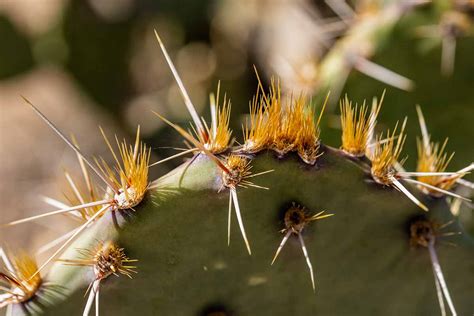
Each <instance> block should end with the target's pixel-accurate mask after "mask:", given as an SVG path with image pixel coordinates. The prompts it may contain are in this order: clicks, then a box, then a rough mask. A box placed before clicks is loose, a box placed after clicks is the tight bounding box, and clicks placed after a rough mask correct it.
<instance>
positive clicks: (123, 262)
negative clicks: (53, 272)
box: [58, 241, 137, 280]
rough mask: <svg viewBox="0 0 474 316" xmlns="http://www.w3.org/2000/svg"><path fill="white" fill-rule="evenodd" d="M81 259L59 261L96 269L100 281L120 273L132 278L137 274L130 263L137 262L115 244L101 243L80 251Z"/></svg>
mask: <svg viewBox="0 0 474 316" xmlns="http://www.w3.org/2000/svg"><path fill="white" fill-rule="evenodd" d="M78 252H79V254H80V258H79V259H59V260H58V261H59V262H62V263H64V264H66V265H75V266H91V267H93V268H94V272H95V274H96V277H97V278H98V279H100V280H102V279H105V278H107V277H109V276H110V275H112V274H114V275H118V273H120V274H123V275H126V276H128V277H131V273H136V271H135V270H134V269H135V268H136V267H135V266H130V265H128V263H132V262H136V261H137V260H135V259H130V258H128V257H127V255H126V254H125V251H124V248H119V247H118V246H117V245H116V244H114V243H113V242H103V241H99V242H98V243H97V245H96V246H95V247H94V248H93V249H78Z"/></svg>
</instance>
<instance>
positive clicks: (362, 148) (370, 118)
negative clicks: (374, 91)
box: [340, 96, 383, 157]
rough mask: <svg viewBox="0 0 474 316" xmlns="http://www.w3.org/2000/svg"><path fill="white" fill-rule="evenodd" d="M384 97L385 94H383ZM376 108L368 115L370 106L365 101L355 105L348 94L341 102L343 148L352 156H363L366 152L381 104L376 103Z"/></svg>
mask: <svg viewBox="0 0 474 316" xmlns="http://www.w3.org/2000/svg"><path fill="white" fill-rule="evenodd" d="M382 99H383V96H382ZM374 104H375V108H373V109H372V111H371V112H370V114H369V115H367V112H368V107H367V106H366V104H365V102H364V103H363V104H362V106H361V107H358V105H357V104H356V105H355V107H354V106H353V105H352V102H351V101H349V99H348V97H347V96H346V97H345V98H344V100H342V101H341V103H340V109H341V127H342V137H341V139H342V146H341V148H342V150H344V151H345V152H346V153H347V154H349V155H351V156H356V157H361V156H364V155H365V153H366V149H367V145H368V143H369V136H370V133H371V129H373V127H374V125H375V121H376V118H377V115H378V112H379V110H380V104H381V103H379V104H378V105H377V103H375V102H374Z"/></svg>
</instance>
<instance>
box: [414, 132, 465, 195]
mask: <svg viewBox="0 0 474 316" xmlns="http://www.w3.org/2000/svg"><path fill="white" fill-rule="evenodd" d="M447 142H448V139H446V140H445V141H444V143H443V144H442V145H441V146H440V144H439V143H434V142H431V143H429V144H428V146H427V147H426V146H425V145H424V144H423V142H422V141H421V140H419V139H417V149H418V162H417V167H416V171H417V172H445V171H446V168H447V167H448V164H449V162H450V161H451V159H452V158H453V156H454V153H451V154H450V155H449V156H448V154H447V153H446V151H445V149H446V144H447ZM463 176H464V174H463V173H460V174H456V175H451V176H446V175H439V176H419V177H417V180H418V181H420V182H423V183H426V184H429V185H432V186H435V187H437V188H440V189H442V190H446V191H448V190H450V189H451V188H452V187H453V185H454V184H455V183H456V181H457V180H458V179H460V178H462V177H463ZM418 187H419V189H420V190H422V191H423V192H425V193H427V194H431V195H433V196H442V195H443V194H442V193H441V192H439V191H435V190H432V189H430V188H427V187H424V186H421V185H418Z"/></svg>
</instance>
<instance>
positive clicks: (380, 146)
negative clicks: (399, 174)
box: [369, 120, 406, 185]
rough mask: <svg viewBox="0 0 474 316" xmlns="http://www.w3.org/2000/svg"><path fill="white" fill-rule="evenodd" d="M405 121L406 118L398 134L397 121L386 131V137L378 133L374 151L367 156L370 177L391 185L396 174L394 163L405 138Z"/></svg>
mask: <svg viewBox="0 0 474 316" xmlns="http://www.w3.org/2000/svg"><path fill="white" fill-rule="evenodd" d="M405 123H406V120H405V121H404V123H403V124H402V128H401V129H400V133H399V134H398V135H396V133H397V127H398V123H397V124H396V125H395V128H394V129H393V132H392V133H390V131H387V137H386V139H384V137H383V134H380V135H379V136H378V137H377V139H376V141H375V144H374V151H373V153H372V155H371V157H369V158H370V160H371V161H372V168H371V172H372V177H373V178H374V180H375V181H376V182H378V183H380V184H383V185H391V184H392V182H393V181H392V179H393V177H394V176H395V174H396V170H395V164H396V163H397V162H398V159H399V157H400V154H401V151H402V148H403V144H404V143H405V139H406V135H405V134H404V131H405Z"/></svg>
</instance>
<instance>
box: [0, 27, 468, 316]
mask: <svg viewBox="0 0 474 316" xmlns="http://www.w3.org/2000/svg"><path fill="white" fill-rule="evenodd" d="M384 22H386V23H388V24H391V23H392V21H391V20H385V21H384ZM156 35H157V38H158V41H159V43H160V45H161V48H162V50H163V53H164V55H165V58H166V60H167V62H168V63H169V65H170V68H171V70H172V73H173V75H174V77H175V79H176V81H177V83H178V86H179V88H180V91H181V93H182V95H183V99H184V102H185V104H186V106H187V109H188V111H189V112H190V115H191V117H192V119H193V124H191V130H190V131H187V130H185V129H183V128H182V127H180V126H178V125H177V124H174V123H172V122H170V121H168V120H167V119H166V118H164V117H163V116H161V115H160V114H159V113H155V114H156V115H157V119H162V120H163V121H165V122H166V123H167V124H169V125H170V126H171V127H172V128H174V129H175V130H176V131H177V132H178V133H179V134H180V135H181V136H182V137H183V138H184V139H185V141H186V142H187V143H188V144H189V146H190V148H189V149H187V150H185V151H183V152H181V153H179V154H177V155H174V156H172V157H169V158H166V159H164V160H161V161H158V162H151V163H150V149H149V148H148V147H147V146H146V145H145V144H144V143H142V142H141V141H140V129H139V128H138V130H137V136H136V140H135V143H134V144H133V145H130V144H127V143H126V142H123V143H120V142H119V141H118V140H117V146H118V149H119V155H117V154H116V153H115V150H114V146H112V144H111V143H110V142H109V140H108V138H107V137H106V136H105V132H104V131H102V130H101V132H102V135H103V137H104V139H105V145H106V146H107V147H108V148H109V149H110V151H111V152H112V154H113V157H114V165H110V164H108V163H106V162H105V161H104V160H102V159H96V160H95V161H91V160H90V159H89V158H88V157H87V155H85V154H84V153H83V152H82V150H81V149H80V148H79V145H78V143H77V142H76V141H75V140H74V139H72V140H70V139H69V138H68V137H66V136H64V134H63V133H62V132H61V131H59V130H58V129H57V128H56V127H55V125H54V123H52V122H50V121H49V120H48V119H47V118H46V117H45V116H44V115H43V114H42V113H41V112H40V110H39V109H38V108H37V107H36V106H34V105H33V103H32V102H30V101H28V100H26V99H25V101H26V102H27V103H28V104H29V105H30V106H31V107H32V109H33V110H34V111H35V112H36V113H37V114H38V115H39V116H40V117H41V118H42V119H43V120H44V121H45V122H46V123H47V124H48V125H49V126H50V127H51V128H52V129H53V130H54V131H55V132H56V133H57V134H58V135H59V136H60V137H61V138H62V139H63V140H64V141H65V142H66V143H67V144H68V146H69V147H70V148H71V149H72V150H74V152H75V153H76V154H77V156H78V162H79V166H80V169H81V170H82V173H83V179H73V178H72V177H71V176H70V175H69V174H68V173H65V175H66V178H67V180H68V183H69V189H70V192H69V193H68V194H66V197H67V200H68V202H67V203H62V202H60V201H56V200H51V199H50V200H49V202H50V203H51V204H52V205H53V206H56V207H58V206H59V207H60V209H58V210H55V211H53V212H50V213H44V214H40V215H38V216H35V217H32V218H27V219H19V220H17V221H14V222H11V223H8V224H6V226H12V225H17V224H22V223H24V222H27V221H31V220H36V219H38V218H42V217H49V216H53V215H57V214H61V213H66V214H69V215H71V216H73V217H75V218H76V219H78V220H79V221H80V225H79V226H78V228H76V229H75V230H73V231H72V232H70V233H69V234H67V235H65V236H61V237H60V238H59V239H58V240H56V241H53V243H51V244H50V245H49V247H48V248H56V249H55V251H54V253H53V254H52V255H51V256H50V257H49V259H48V260H47V261H45V262H43V263H42V264H41V265H38V264H37V263H36V262H35V261H34V260H33V259H32V258H30V257H28V256H27V255H24V254H20V255H18V256H15V254H14V253H13V252H12V251H8V250H5V251H4V250H2V249H0V257H1V258H2V260H3V262H4V266H5V272H2V273H0V281H1V282H2V286H1V287H0V290H1V292H0V307H4V308H5V310H6V313H7V315H9V316H10V315H28V314H42V313H44V314H47V315H65V314H67V313H72V314H77V313H79V312H80V311H81V310H83V314H84V315H88V314H89V313H91V311H92V310H93V309H94V308H95V311H96V314H99V310H104V311H105V314H111V315H112V314H113V315H130V314H133V313H137V312H138V313H139V314H140V315H155V314H164V315H176V314H177V315H190V314H194V315H247V314H257V315H261V314H272V315H273V314H274V315H280V314H281V315H287V314H288V313H293V314H297V315H300V314H309V313H314V314H320V315H367V314H375V315H378V314H388V315H392V314H393V315H400V314H402V315H415V314H416V315H436V314H439V313H441V314H442V315H446V314H447V313H449V314H452V315H457V314H459V315H468V314H470V313H472V311H474V301H473V300H472V297H473V294H474V292H473V290H472V289H473V288H474V278H473V277H472V276H473V271H474V260H473V259H474V252H473V250H474V241H473V240H472V238H471V236H469V235H468V234H467V233H466V232H465V231H464V229H463V227H462V225H461V224H460V223H459V222H458V220H457V218H456V217H455V216H454V215H453V214H452V213H451V211H450V204H453V203H458V202H460V201H461V203H462V201H465V200H467V201H470V200H469V199H468V198H467V197H464V196H462V195H460V194H458V192H457V191H456V188H457V187H460V186H464V187H467V188H471V189H472V186H473V185H472V183H470V182H468V181H467V180H465V179H463V177H464V176H465V175H466V174H467V173H469V172H470V171H471V170H472V169H474V165H473V164H472V163H471V164H470V165H468V166H467V167H466V168H463V169H461V170H457V171H450V170H449V166H448V164H449V161H450V160H451V158H452V155H449V154H448V153H446V152H445V147H446V142H444V143H436V142H434V141H433V140H431V139H430V137H429V132H428V129H427V127H426V123H425V119H424V117H423V114H422V112H421V108H417V110H418V118H419V122H420V129H421V138H420V139H419V141H418V161H417V170H416V171H413V172H410V171H406V170H405V169H404V167H403V162H404V160H405V159H404V158H403V151H402V150H403V145H404V142H405V139H406V134H405V122H406V119H405V120H404V121H403V123H402V124H397V125H396V126H395V127H394V129H393V130H392V131H387V132H386V133H382V134H379V135H375V127H376V120H377V115H378V113H379V111H381V107H382V100H377V99H374V101H373V103H372V107H371V108H370V109H369V107H368V106H366V104H363V105H362V106H360V107H359V106H357V105H353V104H352V103H351V102H350V101H349V99H348V98H347V97H346V99H344V100H342V101H341V106H340V110H341V126H342V135H341V140H342V146H341V148H334V147H331V146H329V144H325V143H323V139H324V135H322V133H321V131H320V123H321V120H322V118H323V116H324V109H325V107H326V103H327V101H328V98H329V96H326V101H325V102H323V103H321V104H318V106H319V111H316V109H315V106H314V105H313V104H311V102H310V101H309V99H308V98H306V97H305V96H304V95H300V96H298V97H287V98H286V97H284V96H283V97H282V95H281V92H280V88H279V84H278V83H277V82H276V81H273V82H272V85H271V87H270V91H269V92H266V91H265V90H264V88H263V86H262V83H261V82H260V81H259V87H258V90H257V95H256V96H255V97H254V99H253V100H252V102H251V105H250V116H249V120H248V121H247V122H246V124H245V125H244V128H243V135H244V137H243V141H242V143H241V144H240V145H239V146H233V141H232V131H231V130H230V128H229V121H230V113H231V108H230V102H229V100H228V99H227V98H224V100H223V102H222V103H221V102H220V99H219V94H220V93H219V88H218V92H217V94H216V97H214V96H213V95H211V116H212V119H211V123H210V124H209V125H208V124H207V123H206V121H205V120H203V119H201V118H200V117H199V115H198V114H197V112H196V111H195V109H194V106H193V104H192V101H191V99H190V98H189V96H188V94H187V92H186V90H185V88H184V85H183V83H182V82H181V79H180V77H179V74H178V72H177V71H176V69H175V67H174V65H173V63H172V61H171V58H170V57H169V56H168V54H167V52H166V49H165V48H164V45H163V44H162V43H161V40H160V38H159V37H158V34H156ZM328 60H329V59H328ZM331 74H332V75H333V74H334V72H333V71H331ZM323 79H324V78H323ZM324 80H325V82H326V83H327V84H328V85H329V84H331V83H330V81H331V80H329V79H324ZM382 99H383V98H382ZM190 154H192V158H190V159H189V160H187V161H185V162H184V163H183V164H182V165H180V166H179V167H177V168H176V169H174V170H172V171H171V172H169V173H167V174H166V175H163V176H162V177H160V178H158V179H155V180H152V179H149V177H148V174H149V173H148V170H149V168H159V164H160V163H162V162H164V161H166V160H168V159H176V158H179V157H181V156H184V155H190ZM91 172H92V173H93V174H94V175H91V174H90V173H91ZM93 177H96V178H97V180H98V182H97V183H96V182H94V180H93ZM104 185H105V189H104V190H103V191H104V192H102V193H99V192H100V187H101V186H104ZM232 210H234V213H235V218H236V219H237V224H238V225H233V224H232V221H233V217H234V215H233V213H232ZM323 219H324V220H323ZM237 226H238V228H237ZM2 229H8V228H7V227H2ZM238 233H240V235H241V237H242V241H241V240H240V237H237V236H238ZM231 239H232V240H231ZM58 246H59V247H58ZM51 262H53V264H52V266H51V267H50V268H49V269H48V270H47V271H46V268H47V264H48V263H51ZM114 276H119V278H115V277H114ZM99 302H100V303H99ZM94 305H95V307H94Z"/></svg>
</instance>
